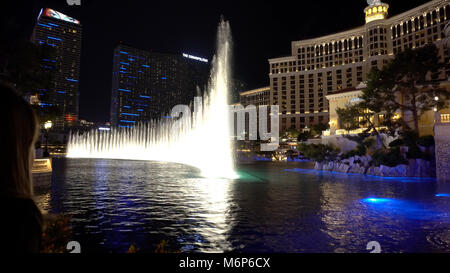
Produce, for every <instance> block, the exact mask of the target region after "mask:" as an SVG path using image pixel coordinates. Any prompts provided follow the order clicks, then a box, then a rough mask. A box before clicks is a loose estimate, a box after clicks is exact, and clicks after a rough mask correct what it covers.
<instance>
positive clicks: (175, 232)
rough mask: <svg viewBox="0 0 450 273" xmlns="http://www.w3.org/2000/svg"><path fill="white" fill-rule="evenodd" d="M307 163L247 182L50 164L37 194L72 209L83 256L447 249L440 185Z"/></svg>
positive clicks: (250, 167)
mask: <svg viewBox="0 0 450 273" xmlns="http://www.w3.org/2000/svg"><path fill="white" fill-rule="evenodd" d="M305 164H306V163H297V162H291V163H270V162H260V163H249V164H241V165H239V166H238V172H239V174H240V179H235V180H230V179H209V178H204V177H201V176H200V172H199V171H198V170H197V169H195V168H193V167H190V166H185V165H181V164H174V163H165V162H151V161H131V160H111V159H69V158H61V159H54V160H53V170H54V173H53V178H52V186H51V188H50V189H49V190H47V191H44V192H41V193H39V194H38V196H37V201H38V203H39V205H40V206H41V207H42V208H43V209H44V210H46V211H48V212H52V213H62V212H64V213H69V214H72V215H73V219H72V225H73V231H74V234H73V239H74V240H77V241H79V242H80V243H81V246H82V250H83V252H119V253H123V252H126V250H127V249H128V247H129V246H130V245H131V244H132V243H135V244H136V245H137V246H138V247H139V248H140V249H141V251H142V252H153V251H154V250H155V249H156V246H157V244H158V243H159V242H161V240H168V242H169V249H170V250H173V251H176V250H180V251H182V252H223V251H235V252H367V250H366V244H367V243H368V242H369V241H378V242H379V243H380V244H381V248H382V251H383V252H450V213H449V212H450V197H448V196H441V195H440V196H436V194H438V193H440V192H439V191H438V188H437V184H436V182H434V181H433V180H422V179H380V178H377V177H370V176H364V175H356V174H353V175H347V174H340V173H332V172H316V171H312V170H304V169H303V168H305V167H306V165H305Z"/></svg>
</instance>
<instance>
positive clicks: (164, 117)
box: [163, 116, 172, 118]
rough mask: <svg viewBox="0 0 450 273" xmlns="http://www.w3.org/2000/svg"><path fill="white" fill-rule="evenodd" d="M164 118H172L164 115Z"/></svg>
mask: <svg viewBox="0 0 450 273" xmlns="http://www.w3.org/2000/svg"><path fill="white" fill-rule="evenodd" d="M163 118H172V117H171V116H163Z"/></svg>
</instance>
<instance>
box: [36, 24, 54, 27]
mask: <svg viewBox="0 0 450 273" xmlns="http://www.w3.org/2000/svg"><path fill="white" fill-rule="evenodd" d="M38 25H39V26H43V27H48V28H52V27H51V26H48V25H45V24H41V23H38Z"/></svg>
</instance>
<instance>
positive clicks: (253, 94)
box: [233, 87, 271, 139]
mask: <svg viewBox="0 0 450 273" xmlns="http://www.w3.org/2000/svg"><path fill="white" fill-rule="evenodd" d="M240 105H242V106H243V107H244V108H245V107H247V106H249V105H253V106H256V113H257V115H256V117H257V124H256V129H257V131H258V130H259V118H260V116H259V107H258V106H264V105H267V106H268V107H270V87H262V88H258V89H252V90H247V91H244V92H241V93H240V102H239V103H236V104H233V106H235V107H236V106H240ZM266 110H267V116H266V120H267V121H269V116H270V109H269V108H266ZM249 122H250V119H249V114H248V113H247V114H245V132H246V138H247V139H248V138H249V135H250V132H249V128H250V124H249ZM267 128H268V129H269V130H270V128H271V126H270V122H268V123H267ZM234 130H235V132H236V131H237V116H236V117H235V129H234ZM257 135H258V137H259V131H258V133H257Z"/></svg>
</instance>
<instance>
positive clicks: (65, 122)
mask: <svg viewBox="0 0 450 273" xmlns="http://www.w3.org/2000/svg"><path fill="white" fill-rule="evenodd" d="M81 31H82V27H81V24H80V22H79V21H78V20H76V19H73V18H71V17H69V16H67V15H65V14H62V13H60V12H58V11H55V10H53V9H49V8H46V9H42V10H41V12H40V14H39V17H38V19H37V23H36V25H35V27H34V30H33V35H32V41H33V42H34V43H36V44H47V45H49V46H52V47H54V48H55V49H56V54H55V56H54V58H52V59H44V60H42V68H43V69H48V70H52V71H53V72H54V79H53V83H52V88H51V89H49V90H46V89H41V90H38V93H39V98H40V101H41V102H40V104H41V107H48V106H56V107H57V109H58V116H57V118H56V120H55V128H56V129H60V130H61V129H64V128H67V127H69V126H71V125H72V124H73V123H74V122H75V121H76V120H77V119H78V97H79V71H80V57H81V33H82V32H81Z"/></svg>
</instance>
